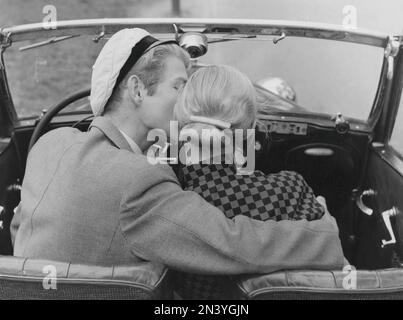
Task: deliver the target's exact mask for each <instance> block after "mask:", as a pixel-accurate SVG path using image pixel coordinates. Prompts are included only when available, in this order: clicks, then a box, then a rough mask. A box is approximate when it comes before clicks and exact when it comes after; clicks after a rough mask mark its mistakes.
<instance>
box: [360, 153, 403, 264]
mask: <svg viewBox="0 0 403 320" xmlns="http://www.w3.org/2000/svg"><path fill="white" fill-rule="evenodd" d="M399 162H400V163H399ZM402 165H403V162H402V161H401V160H400V159H399V158H397V157H396V156H394V155H393V150H392V149H390V148H383V147H378V148H372V149H371V151H370V154H369V161H368V167H367V174H366V177H367V179H366V183H365V189H367V190H369V189H372V190H374V191H375V193H376V194H375V195H374V196H372V197H370V198H367V199H365V200H366V202H365V204H366V205H367V206H368V207H370V208H371V209H373V214H372V215H371V216H368V215H366V214H365V213H363V212H359V230H358V234H359V244H358V250H357V260H356V265H357V267H358V268H361V269H376V268H387V267H391V266H392V261H393V259H395V258H396V256H397V257H403V251H402V248H403V215H402V213H403V171H400V169H401V168H400V167H401V166H402ZM393 207H394V208H396V209H397V210H396V211H397V213H398V214H397V215H396V216H395V217H392V218H391V219H390V221H391V225H392V229H393V233H394V235H395V236H396V244H389V245H386V246H384V247H382V240H386V241H388V240H390V239H391V236H390V233H389V231H388V229H387V227H386V225H385V222H384V219H383V217H382V212H385V211H386V210H389V209H392V208H393Z"/></svg>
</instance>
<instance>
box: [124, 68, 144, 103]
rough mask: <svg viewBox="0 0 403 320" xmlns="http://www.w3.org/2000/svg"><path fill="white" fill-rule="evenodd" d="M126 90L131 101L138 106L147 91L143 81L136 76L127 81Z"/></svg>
mask: <svg viewBox="0 0 403 320" xmlns="http://www.w3.org/2000/svg"><path fill="white" fill-rule="evenodd" d="M127 88H128V93H129V96H130V98H131V99H132V101H133V102H134V103H135V104H136V105H140V104H141V102H142V101H143V98H144V95H145V94H146V91H147V90H146V88H145V85H144V83H143V81H141V79H140V78H139V77H138V76H136V75H132V76H130V77H129V79H127Z"/></svg>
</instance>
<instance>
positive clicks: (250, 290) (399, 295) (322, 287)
mask: <svg viewBox="0 0 403 320" xmlns="http://www.w3.org/2000/svg"><path fill="white" fill-rule="evenodd" d="M237 286H238V290H239V294H240V298H242V299H257V300H261V299H264V300H266V299H267V300H269V299H403V269H402V268H391V269H382V270H376V271H366V270H358V271H356V274H355V275H354V273H353V272H351V273H347V272H345V273H343V271H283V272H274V273H271V274H267V275H256V276H242V277H239V278H238V279H237Z"/></svg>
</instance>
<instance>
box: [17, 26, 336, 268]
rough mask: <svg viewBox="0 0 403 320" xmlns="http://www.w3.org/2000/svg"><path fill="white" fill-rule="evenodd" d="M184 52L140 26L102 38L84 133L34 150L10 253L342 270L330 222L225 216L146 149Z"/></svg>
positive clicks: (169, 100)
mask: <svg viewBox="0 0 403 320" xmlns="http://www.w3.org/2000/svg"><path fill="white" fill-rule="evenodd" d="M188 63H189V57H188V55H187V54H186V53H185V52H184V51H182V49H181V48H180V47H179V46H178V45H177V44H175V43H172V42H168V43H167V42H165V43H164V42H160V41H157V40H156V39H154V38H153V37H152V36H151V35H150V34H148V33H147V32H146V31H145V30H142V29H125V30H121V31H119V32H118V33H116V34H115V35H114V36H112V37H111V39H110V40H109V41H108V42H107V43H106V44H105V46H104V48H103V49H102V51H101V53H100V54H99V56H98V58H97V61H96V63H95V65H94V67H93V75H92V83H91V107H92V109H93V112H94V114H95V115H96V116H98V117H96V118H95V119H94V121H93V122H92V124H91V126H90V129H89V131H88V132H85V133H83V132H81V131H79V130H77V129H73V128H61V129H57V130H53V131H51V132H49V133H47V134H45V135H44V136H43V137H42V138H41V139H40V140H39V141H38V142H37V143H36V145H35V146H34V148H33V149H32V150H31V152H30V154H29V157H28V161H27V168H26V174H25V177H24V182H23V185H22V194H21V204H20V206H19V209H18V211H17V213H16V216H15V218H14V220H13V223H12V233H13V234H16V236H15V240H14V254H15V255H16V256H23V257H28V258H43V259H52V260H60V261H70V262H73V263H87V264H99V265H113V264H126V263H133V262H135V261H141V260H147V261H156V262H160V263H163V264H165V265H167V266H169V267H171V268H174V269H178V270H182V271H188V272H194V273H210V274H211V273H215V274H237V273H257V272H258V273H264V272H271V271H274V270H278V269H298V268H315V269H331V268H341V267H342V266H343V253H342V249H341V245H340V240H339V237H338V228H337V225H336V222H335V220H334V219H333V218H332V217H331V216H330V215H329V214H326V215H325V216H324V217H323V218H322V219H320V220H317V221H312V222H308V221H297V222H294V221H293V222H290V221H283V222H279V223H277V222H260V221H256V220H252V219H249V218H247V217H244V216H237V217H235V218H234V219H233V220H230V219H227V218H226V217H225V216H224V215H223V214H222V213H221V212H220V211H219V210H218V209H217V208H215V207H213V206H211V205H210V204H208V203H207V202H205V201H204V200H203V199H202V198H201V197H200V196H198V195H197V194H196V193H193V192H186V191H183V190H182V189H181V187H180V186H179V184H178V181H177V179H176V177H175V174H174V172H173V171H172V170H171V168H170V167H169V166H168V165H161V164H157V165H151V164H150V163H149V162H148V161H147V158H146V157H145V156H144V155H143V154H142V153H143V152H144V151H145V150H147V148H148V146H149V145H150V143H151V142H148V141H147V139H146V137H147V133H148V131H149V130H150V129H153V128H161V129H165V130H167V131H168V127H169V121H170V120H171V119H172V117H173V106H174V103H175V101H176V99H177V95H178V91H179V90H180V89H181V86H183V85H184V83H185V82H186V80H187V73H186V67H187V65H188ZM17 229H18V231H17Z"/></svg>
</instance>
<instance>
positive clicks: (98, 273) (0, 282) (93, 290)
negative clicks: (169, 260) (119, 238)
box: [0, 256, 172, 299]
mask: <svg viewBox="0 0 403 320" xmlns="http://www.w3.org/2000/svg"><path fill="white" fill-rule="evenodd" d="M52 285H53V286H52ZM171 295H172V290H171V284H170V277H169V275H168V274H167V269H166V268H165V267H164V266H162V265H160V264H155V263H149V262H144V263H136V264H135V265H128V266H111V267H104V266H92V265H82V264H72V263H66V262H58V261H50V260H36V259H25V258H19V257H11V256H0V299H166V298H171Z"/></svg>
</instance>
